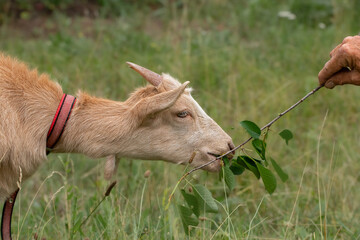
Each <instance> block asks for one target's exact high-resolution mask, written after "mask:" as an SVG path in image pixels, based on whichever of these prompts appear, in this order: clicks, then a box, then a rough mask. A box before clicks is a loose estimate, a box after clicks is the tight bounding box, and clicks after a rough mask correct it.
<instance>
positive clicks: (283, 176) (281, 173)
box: [270, 158, 289, 182]
mask: <svg viewBox="0 0 360 240" xmlns="http://www.w3.org/2000/svg"><path fill="white" fill-rule="evenodd" d="M270 160H271V164H272V165H273V167H274V169H275V172H276V173H277V175H278V176H279V177H280V179H281V181H283V182H285V181H286V180H288V178H289V175H287V173H286V172H284V171H283V170H282V168H281V167H280V166H279V165H278V164H277V163H276V162H275V160H274V159H272V158H270Z"/></svg>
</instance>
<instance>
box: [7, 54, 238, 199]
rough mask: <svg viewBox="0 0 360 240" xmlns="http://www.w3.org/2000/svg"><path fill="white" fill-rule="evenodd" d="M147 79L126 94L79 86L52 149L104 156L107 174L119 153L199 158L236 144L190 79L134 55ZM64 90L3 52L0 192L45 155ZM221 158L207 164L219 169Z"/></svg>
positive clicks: (12, 186) (12, 185) (156, 157)
mask: <svg viewBox="0 0 360 240" xmlns="http://www.w3.org/2000/svg"><path fill="white" fill-rule="evenodd" d="M128 64H129V65H130V67H132V68H133V69H134V70H136V71H137V72H138V73H140V74H141V75H142V76H143V77H144V78H145V79H146V80H147V81H148V82H149V83H150V84H149V85H147V86H145V87H142V88H139V89H137V90H135V91H134V92H133V93H132V94H131V95H130V97H129V98H128V99H127V100H126V101H124V102H118V101H113V100H108V99H103V98H97V97H93V96H90V95H88V94H86V93H83V92H79V93H78V95H77V101H76V104H75V105H74V108H73V110H72V113H71V116H70V118H69V121H68V123H67V126H66V128H65V130H64V132H63V134H62V135H61V138H60V140H59V141H58V143H57V144H56V146H55V147H54V149H53V152H55V153H82V154H85V155H87V156H89V157H91V158H103V157H106V159H107V160H106V164H105V177H106V178H110V177H111V176H112V175H113V174H114V172H115V170H116V167H117V162H118V159H120V157H128V158H133V159H145V160H164V161H168V162H172V163H177V164H185V163H187V162H188V161H189V159H190V158H191V156H193V155H194V154H193V153H194V152H195V153H196V154H195V157H194V156H193V161H192V163H191V164H192V165H193V166H195V167H196V166H199V165H201V164H203V163H205V162H208V161H210V160H213V159H214V158H215V157H216V156H217V155H219V154H221V153H224V152H227V151H228V150H231V149H232V148H233V147H234V145H233V143H232V140H231V138H230V136H228V135H227V134H226V133H225V132H224V131H223V130H222V129H221V128H220V127H219V126H218V125H217V124H216V123H215V122H214V120H212V119H211V118H210V117H209V116H208V115H207V114H206V113H205V112H204V110H203V109H202V108H201V107H200V106H199V104H198V103H197V102H196V101H195V100H194V99H193V98H192V96H191V89H190V88H187V85H188V83H189V82H185V83H184V84H181V83H180V82H179V81H178V80H176V79H174V78H173V77H171V76H170V75H168V74H162V75H158V74H156V73H154V72H152V71H150V70H148V69H145V68H143V67H140V66H138V65H136V64H133V63H128ZM62 95H63V91H62V89H61V87H60V85H59V84H58V83H56V82H54V81H51V80H50V79H49V76H47V75H46V74H38V72H37V70H30V69H29V67H28V66H27V65H26V64H24V63H22V62H20V61H18V60H16V59H14V58H11V57H9V56H6V55H4V54H0V197H1V198H4V197H8V196H9V195H10V194H11V193H12V192H14V190H16V189H17V188H18V184H19V179H22V180H25V179H27V178H29V177H30V176H31V175H32V174H33V173H34V172H35V171H36V169H37V168H38V167H39V165H40V164H41V163H42V162H44V161H46V159H47V156H46V138H47V131H48V129H49V127H50V124H51V122H52V119H53V117H54V114H55V112H56V109H57V107H58V105H59V102H60V100H61V97H62ZM219 169H220V161H217V162H215V163H214V164H211V165H209V166H207V168H206V170H208V171H218V170H219Z"/></svg>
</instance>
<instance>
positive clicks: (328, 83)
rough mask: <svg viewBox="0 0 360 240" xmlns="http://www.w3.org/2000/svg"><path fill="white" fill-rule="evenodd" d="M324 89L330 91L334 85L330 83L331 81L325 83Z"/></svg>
mask: <svg viewBox="0 0 360 240" xmlns="http://www.w3.org/2000/svg"><path fill="white" fill-rule="evenodd" d="M325 87H327V88H330V89H332V88H334V87H335V83H333V82H331V81H327V82H326V83H325Z"/></svg>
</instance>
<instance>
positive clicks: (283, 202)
mask: <svg viewBox="0 0 360 240" xmlns="http://www.w3.org/2000/svg"><path fill="white" fill-rule="evenodd" d="M109 2H111V3H112V5H111V4H109V5H107V4H105V5H104V6H103V7H102V12H100V13H103V14H99V17H97V18H86V17H67V16H66V15H65V14H63V13H61V12H55V13H54V14H52V16H51V17H37V18H36V19H38V20H33V19H32V18H30V19H28V18H27V17H26V15H25V16H23V17H24V18H25V19H21V21H19V22H18V23H12V22H11V21H5V22H4V23H3V24H2V25H1V27H0V39H1V40H0V49H1V51H3V52H5V53H7V54H10V55H12V56H16V57H17V58H19V59H21V60H23V61H25V62H27V63H29V64H30V65H31V66H32V67H36V68H38V70H39V71H40V72H46V73H49V74H50V75H51V77H52V78H53V79H54V80H57V81H58V82H59V83H60V84H61V85H62V86H63V89H64V92H67V93H70V94H76V92H77V90H78V89H82V90H85V91H87V92H89V93H91V94H94V95H96V96H101V97H107V98H111V99H116V100H120V101H121V100H124V99H126V98H127V96H128V95H129V93H130V92H131V91H133V90H134V89H135V88H136V87H138V86H142V85H144V84H146V83H145V81H144V80H143V79H142V78H141V77H140V76H139V75H138V74H136V73H135V72H134V71H132V70H130V69H129V68H128V67H127V66H126V64H125V62H126V61H132V62H135V63H138V64H140V65H142V66H145V67H148V68H149V69H152V70H154V71H157V72H167V73H170V74H171V75H172V76H174V77H176V78H178V79H179V80H180V81H182V82H184V81H190V82H191V84H190V85H191V87H193V88H194V89H195V91H194V97H195V99H197V101H198V102H199V103H200V105H201V106H203V108H204V109H205V110H206V111H207V112H208V114H209V115H210V116H211V117H212V118H213V119H214V120H215V121H217V122H218V123H219V124H220V125H221V126H222V127H223V129H224V130H225V131H227V132H228V133H229V134H230V135H231V136H232V137H233V140H234V143H235V144H240V143H241V142H242V141H244V140H246V139H247V137H248V136H247V134H246V132H245V131H244V130H243V129H242V128H241V127H240V125H239V122H240V121H242V120H251V121H254V122H256V123H257V124H258V125H259V126H263V125H265V124H266V123H267V122H269V121H270V120H271V119H273V118H274V117H275V116H276V115H277V114H278V113H279V112H281V111H283V110H285V109H286V108H288V107H289V106H291V105H292V104H293V103H295V102H296V101H297V100H298V99H300V98H301V97H303V96H304V95H305V94H306V93H308V92H309V91H311V90H312V89H313V88H315V87H316V86H317V84H318V83H317V74H318V72H319V70H320V69H321V68H322V66H323V64H324V63H325V62H326V61H327V60H328V58H329V52H330V50H331V49H332V48H333V47H335V46H336V45H337V44H338V43H339V42H341V40H342V39H343V38H344V37H345V36H348V35H355V34H357V33H358V32H359V14H358V13H359V11H360V6H359V4H358V3H357V1H351V0H346V1H338V0H334V1H331V3H330V1H325V0H324V1H320V0H317V1H310V0H308V1H300V0H299V1H295V0H293V1H285V0H281V1H276V3H275V2H274V1H266V0H251V1H250V0H249V1H245V0H241V1H235V0H233V1H220V0H211V1H189V0H188V1H185V0H184V1H155V0H153V1H150V0H147V1H146V4H144V5H143V6H142V5H140V4H135V1H119V2H116V1H109ZM122 4H123V5H122ZM111 8H113V11H114V14H113V15H111V16H108V15H107V14H106V13H108V12H109V11H110V12H111ZM109 9H110V10H109ZM285 10H286V11H291V12H293V13H294V14H295V15H296V19H294V20H289V19H287V18H282V17H279V16H278V13H279V12H280V11H285ZM39 19H40V20H39ZM359 99H360V88H358V87H354V86H343V87H336V88H335V89H333V90H327V89H321V90H320V91H319V92H318V93H316V94H315V95H314V96H313V97H311V98H310V99H309V100H308V101H306V102H305V103H303V104H302V105H300V106H299V107H298V108H297V109H295V110H294V111H292V112H291V113H289V115H287V116H285V117H283V118H282V119H280V120H279V121H278V122H277V123H275V125H274V126H273V127H272V128H271V132H270V135H269V141H268V154H269V155H271V157H273V158H274V159H276V160H277V161H278V163H279V164H280V165H281V166H282V167H283V169H284V170H285V171H286V172H287V173H288V174H289V176H290V178H289V180H288V181H287V182H285V183H282V182H281V181H280V180H279V179H278V188H277V190H276V191H275V193H273V194H272V195H269V194H267V192H266V191H265V189H264V186H263V183H262V182H261V181H259V180H257V179H256V178H255V177H254V176H253V175H252V173H250V172H246V173H245V174H243V175H241V176H240V177H238V178H237V186H236V188H235V189H234V190H233V191H231V192H229V191H228V189H226V188H225V187H224V183H223V182H219V181H218V176H217V174H208V173H205V172H197V173H195V174H194V175H192V176H190V177H189V178H188V181H189V182H190V183H191V184H195V183H200V184H204V185H206V187H207V188H208V189H210V190H211V191H212V194H213V196H214V197H215V198H216V199H217V200H218V203H219V208H220V209H221V210H220V212H219V213H217V214H212V213H207V214H205V215H203V216H202V217H203V218H202V221H201V222H200V224H199V225H198V227H196V228H195V231H194V232H193V234H192V235H190V236H187V235H186V234H185V231H184V229H183V226H182V223H181V219H180V216H179V212H178V210H177V207H176V205H177V204H183V198H182V197H181V196H180V193H179V191H177V192H176V194H175V197H174V199H173V200H172V203H171V205H170V207H169V209H168V210H166V209H165V206H166V205H167V201H168V197H169V195H170V193H171V191H172V190H173V188H174V187H175V185H176V182H177V181H178V180H179V178H180V177H181V176H182V174H183V173H184V171H186V167H185V166H176V165H171V164H167V163H164V162H156V161H154V162H148V161H139V160H136V161H134V160H131V159H122V160H121V163H120V167H119V169H118V174H117V177H116V178H117V180H118V184H117V185H116V187H115V189H114V190H113V191H112V193H111V195H110V197H108V198H107V199H106V200H105V201H104V202H103V203H102V204H101V205H100V207H99V208H98V209H97V211H96V212H95V213H94V214H93V215H92V216H91V217H90V218H89V220H88V221H87V222H86V224H85V225H83V226H82V228H81V230H79V228H78V226H79V223H80V222H81V221H82V220H83V219H84V218H85V217H86V216H87V215H88V214H89V212H90V211H91V210H92V209H93V208H94V207H95V205H96V204H97V203H98V202H99V201H100V200H101V198H102V197H103V193H104V192H105V190H106V187H107V185H108V184H109V183H108V182H106V181H105V180H104V179H103V165H104V159H96V160H94V159H88V158H87V157H85V156H81V155H69V154H61V155H55V154H54V155H50V156H49V161H48V162H46V163H45V164H43V165H42V167H41V169H40V170H39V171H38V172H37V173H36V174H35V175H34V176H32V177H31V178H30V179H28V180H27V181H25V182H24V183H23V184H22V189H21V192H20V195H19V197H18V200H17V204H16V206H15V212H14V216H13V233H14V234H15V239H34V235H35V234H36V235H37V236H38V239H42V238H45V239H187V238H188V239H204V240H208V239H360V191H359V187H360V157H359V153H360V150H359V149H360V130H359V127H358V125H357V124H358V123H359V122H360V107H359V105H358V101H359ZM285 128H287V129H290V130H291V131H292V132H293V133H294V139H293V140H291V141H290V142H289V145H288V146H287V145H286V144H285V143H284V142H283V141H282V139H281V138H280V137H279V136H278V133H279V132H280V131H281V130H283V129H285ZM248 147H249V146H248ZM146 170H150V171H151V175H150V177H149V178H144V172H145V171H146ZM181 187H183V185H181Z"/></svg>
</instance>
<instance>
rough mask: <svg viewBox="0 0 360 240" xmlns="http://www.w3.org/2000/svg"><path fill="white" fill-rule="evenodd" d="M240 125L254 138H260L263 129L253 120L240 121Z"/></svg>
mask: <svg viewBox="0 0 360 240" xmlns="http://www.w3.org/2000/svg"><path fill="white" fill-rule="evenodd" d="M240 125H241V126H242V127H243V128H245V130H246V131H247V132H248V133H249V134H250V136H251V137H253V138H254V139H258V138H259V137H260V135H261V130H260V128H259V127H258V125H256V124H255V123H253V122H251V121H247V120H245V121H242V122H240Z"/></svg>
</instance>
